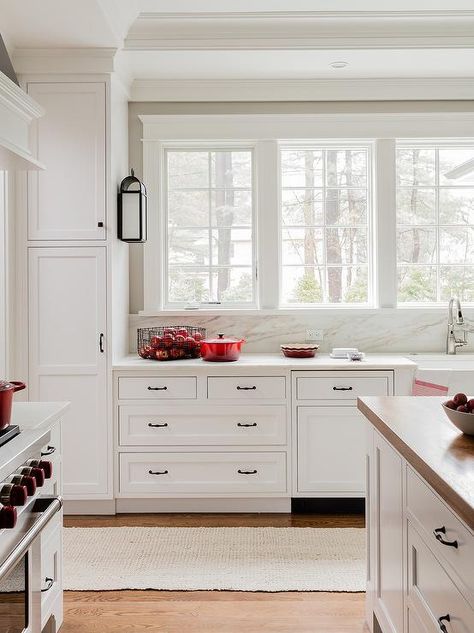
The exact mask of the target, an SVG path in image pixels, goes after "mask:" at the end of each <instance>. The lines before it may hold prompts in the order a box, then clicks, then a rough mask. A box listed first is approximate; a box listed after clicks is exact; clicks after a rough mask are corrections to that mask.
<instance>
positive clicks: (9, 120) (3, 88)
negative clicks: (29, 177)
mask: <svg viewBox="0 0 474 633" xmlns="http://www.w3.org/2000/svg"><path fill="white" fill-rule="evenodd" d="M43 114H44V110H43V108H42V107H41V106H40V105H39V104H38V103H36V101H34V100H33V99H32V98H31V97H30V96H29V95H27V94H26V92H24V91H23V90H22V89H21V88H19V87H18V86H17V85H16V84H15V83H14V82H13V81H12V80H11V79H9V78H8V77H7V76H6V75H5V74H3V73H2V72H0V171H17V170H38V169H44V165H42V164H41V163H40V162H39V161H38V160H36V158H35V157H34V156H33V153H32V151H31V147H30V136H31V135H30V126H31V125H32V123H33V122H34V121H35V120H36V119H38V118H39V117H41V116H43Z"/></svg>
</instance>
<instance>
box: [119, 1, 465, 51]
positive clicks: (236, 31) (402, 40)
mask: <svg viewBox="0 0 474 633" xmlns="http://www.w3.org/2000/svg"><path fill="white" fill-rule="evenodd" d="M472 47H474V11H412V12H406V11H404V12H403V11H400V12H397V11H390V12H385V11H384V12H357V11H352V12H327V11H322V12H317V11H313V12H279V13H267V12H263V13H262V12H256V13H142V14H140V15H139V16H138V18H137V19H136V20H135V22H134V23H133V24H132V26H131V28H130V30H129V32H128V35H127V37H126V39H125V49H126V50H127V49H128V50H178V49H179V50H285V49H289V50H317V49H339V50H342V49H386V48H472Z"/></svg>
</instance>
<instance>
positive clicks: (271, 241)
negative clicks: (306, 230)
mask: <svg viewBox="0 0 474 633" xmlns="http://www.w3.org/2000/svg"><path fill="white" fill-rule="evenodd" d="M256 173H257V187H256V196H257V200H256V208H257V214H256V216H257V227H256V230H257V243H258V250H257V252H258V262H257V263H258V293H259V307H260V308H264V309H275V308H277V307H278V305H279V300H280V297H279V294H280V293H279V288H280V284H281V280H280V277H281V274H280V253H279V251H280V248H279V244H280V212H279V209H280V191H279V189H280V187H279V183H280V177H279V173H280V168H279V156H278V142H277V141H275V140H262V141H259V142H258V143H257V148H256Z"/></svg>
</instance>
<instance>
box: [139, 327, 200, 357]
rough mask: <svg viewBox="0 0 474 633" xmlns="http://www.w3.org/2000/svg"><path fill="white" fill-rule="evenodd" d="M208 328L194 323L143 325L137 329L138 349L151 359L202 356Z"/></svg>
mask: <svg viewBox="0 0 474 633" xmlns="http://www.w3.org/2000/svg"><path fill="white" fill-rule="evenodd" d="M204 338H206V329H205V328H203V327H193V326H192V325H164V326H162V327H141V328H138V330H137V351H138V355H139V356H141V358H147V359H150V360H183V359H184V358H199V357H200V356H201V341H202V340H203V339H204Z"/></svg>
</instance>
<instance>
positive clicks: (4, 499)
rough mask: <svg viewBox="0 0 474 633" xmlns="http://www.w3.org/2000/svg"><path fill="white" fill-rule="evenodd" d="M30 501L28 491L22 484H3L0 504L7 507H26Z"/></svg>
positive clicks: (0, 488) (0, 492)
mask: <svg viewBox="0 0 474 633" xmlns="http://www.w3.org/2000/svg"><path fill="white" fill-rule="evenodd" d="M27 499H28V490H27V488H26V486H23V485H21V484H12V483H9V484H3V486H1V487H0V503H3V505H6V506H24V505H25V503H26V501H27Z"/></svg>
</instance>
